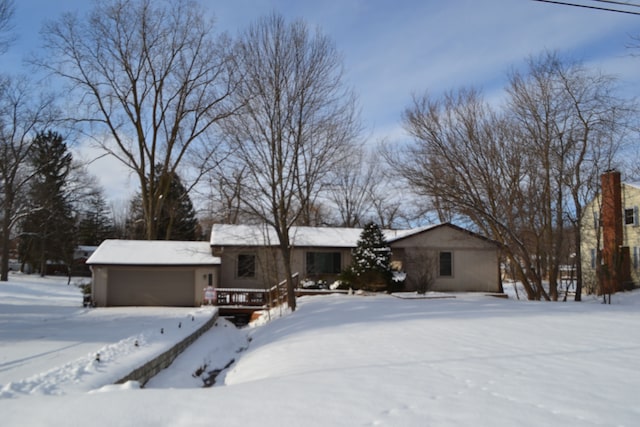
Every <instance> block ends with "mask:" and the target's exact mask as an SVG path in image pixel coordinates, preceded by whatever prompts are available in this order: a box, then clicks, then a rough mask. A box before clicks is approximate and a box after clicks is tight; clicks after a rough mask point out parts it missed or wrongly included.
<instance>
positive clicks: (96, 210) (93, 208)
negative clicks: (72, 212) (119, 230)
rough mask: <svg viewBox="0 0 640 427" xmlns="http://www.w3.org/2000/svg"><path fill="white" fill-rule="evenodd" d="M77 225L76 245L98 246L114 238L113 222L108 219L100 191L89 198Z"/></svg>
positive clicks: (105, 204) (105, 205)
mask: <svg viewBox="0 0 640 427" xmlns="http://www.w3.org/2000/svg"><path fill="white" fill-rule="evenodd" d="M81 215H82V218H81V219H80V222H79V223H78V244H79V245H87V246H98V245H100V243H102V242H103V241H104V240H105V239H110V238H113V237H114V236H115V231H114V225H113V221H112V220H111V218H110V217H109V212H108V209H107V203H106V201H105V200H104V196H103V194H102V191H97V192H96V193H94V194H92V195H91V196H90V197H89V200H88V201H87V202H86V206H85V207H84V209H83V211H82V213H81Z"/></svg>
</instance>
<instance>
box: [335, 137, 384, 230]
mask: <svg viewBox="0 0 640 427" xmlns="http://www.w3.org/2000/svg"><path fill="white" fill-rule="evenodd" d="M335 166H336V167H335V169H334V171H333V177H332V180H331V181H332V182H331V186H330V188H329V192H328V198H329V200H330V201H331V202H332V203H333V205H335V207H336V211H337V213H338V222H339V225H340V226H342V227H363V226H364V224H365V223H366V222H368V221H369V220H370V219H371V218H369V215H370V214H371V209H372V207H373V206H372V205H373V200H372V197H371V196H372V194H373V193H374V190H375V187H376V185H378V184H379V182H380V181H379V180H377V170H379V167H378V165H377V164H375V163H374V162H373V161H372V158H371V157H369V156H367V153H366V150H365V148H364V147H362V146H359V147H354V151H353V152H352V153H351V154H350V155H348V156H346V157H344V158H342V159H336V165H335Z"/></svg>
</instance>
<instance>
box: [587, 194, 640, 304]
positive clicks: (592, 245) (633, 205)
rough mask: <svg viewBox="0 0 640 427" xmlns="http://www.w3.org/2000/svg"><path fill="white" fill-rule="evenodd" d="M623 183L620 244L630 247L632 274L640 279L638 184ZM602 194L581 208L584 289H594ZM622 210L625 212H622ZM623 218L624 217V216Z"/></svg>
mask: <svg viewBox="0 0 640 427" xmlns="http://www.w3.org/2000/svg"><path fill="white" fill-rule="evenodd" d="M621 186H622V210H623V211H622V221H623V224H622V236H623V237H622V246H626V247H628V248H629V254H630V256H631V260H630V264H631V278H632V280H633V282H634V283H636V284H638V283H640V262H639V261H640V260H639V259H638V258H639V257H640V224H639V219H640V218H638V208H639V207H640V184H637V183H625V182H623V183H622V184H621ZM601 204H602V202H601V198H600V195H598V196H596V197H595V198H594V200H592V201H591V202H590V203H588V204H587V205H586V206H585V208H584V212H583V216H582V223H581V229H580V233H581V240H582V242H581V245H580V255H581V258H582V280H583V286H584V291H585V292H586V293H596V292H597V278H596V267H597V266H596V262H597V257H598V253H599V251H601V250H602V228H601ZM625 213H626V214H627V215H625ZM625 218H626V220H625Z"/></svg>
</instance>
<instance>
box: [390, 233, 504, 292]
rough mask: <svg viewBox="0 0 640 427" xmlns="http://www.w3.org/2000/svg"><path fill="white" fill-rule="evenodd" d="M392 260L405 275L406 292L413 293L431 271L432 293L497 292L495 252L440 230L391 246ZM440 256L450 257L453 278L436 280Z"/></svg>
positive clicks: (475, 240) (469, 237) (480, 242)
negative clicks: (418, 278)
mask: <svg viewBox="0 0 640 427" xmlns="http://www.w3.org/2000/svg"><path fill="white" fill-rule="evenodd" d="M391 248H392V254H393V255H392V260H393V261H397V262H400V263H401V264H402V267H403V269H404V271H405V272H406V273H407V279H406V284H405V285H406V288H407V290H415V289H416V285H417V283H416V280H417V279H416V278H417V277H420V276H423V275H425V270H429V271H431V272H432V273H431V274H432V275H433V277H434V278H435V279H434V283H433V286H432V288H431V289H432V290H433V291H441V292H467V291H475V292H498V291H499V290H500V277H499V272H498V248H497V247H496V245H495V244H494V243H493V242H491V241H488V240H485V239H482V238H480V237H477V236H474V235H472V234H469V233H466V232H464V231H461V230H458V229H456V228H453V227H448V226H443V227H438V228H435V229H432V230H428V231H426V232H424V233H419V234H416V235H414V236H410V237H408V238H406V239H402V240H398V241H396V242H392V243H391ZM440 252H451V253H452V254H453V274H452V276H451V277H438V261H439V253H440Z"/></svg>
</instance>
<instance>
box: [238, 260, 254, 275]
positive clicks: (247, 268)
mask: <svg viewBox="0 0 640 427" xmlns="http://www.w3.org/2000/svg"><path fill="white" fill-rule="evenodd" d="M236 273H237V276H238V277H241V278H252V277H256V256H255V255H253V254H240V255H238V265H237V272H236Z"/></svg>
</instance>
